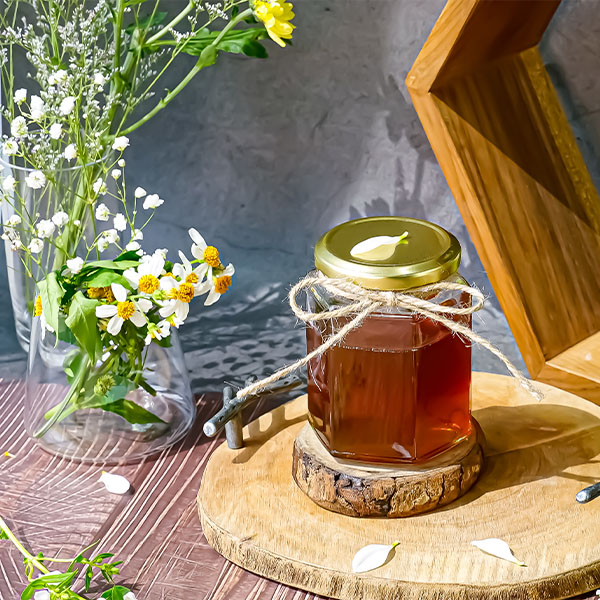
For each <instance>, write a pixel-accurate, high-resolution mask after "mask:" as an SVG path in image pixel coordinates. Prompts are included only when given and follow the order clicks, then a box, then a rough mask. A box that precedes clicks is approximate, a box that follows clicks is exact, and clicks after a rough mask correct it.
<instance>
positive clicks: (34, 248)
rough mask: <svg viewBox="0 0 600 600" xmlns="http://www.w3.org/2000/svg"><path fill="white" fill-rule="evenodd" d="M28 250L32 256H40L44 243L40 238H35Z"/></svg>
mask: <svg viewBox="0 0 600 600" xmlns="http://www.w3.org/2000/svg"><path fill="white" fill-rule="evenodd" d="M28 248H29V250H30V251H31V252H32V254H39V253H40V252H41V251H42V250H43V249H44V242H43V241H42V240H40V239H38V238H33V239H32V240H31V242H30V243H29V246H28Z"/></svg>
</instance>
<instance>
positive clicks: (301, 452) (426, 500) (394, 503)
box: [292, 423, 483, 518]
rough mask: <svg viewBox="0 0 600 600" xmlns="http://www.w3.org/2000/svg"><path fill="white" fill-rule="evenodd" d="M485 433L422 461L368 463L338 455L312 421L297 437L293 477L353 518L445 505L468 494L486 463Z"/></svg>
mask: <svg viewBox="0 0 600 600" xmlns="http://www.w3.org/2000/svg"><path fill="white" fill-rule="evenodd" d="M482 438H483V434H482V432H481V429H480V428H479V426H478V425H476V424H475V427H474V432H473V435H472V436H471V437H470V438H469V439H467V440H465V441H464V442H463V443H461V444H459V445H458V446H457V447H455V448H453V449H450V450H448V451H447V452H445V453H443V454H442V455H440V456H439V457H436V458H434V459H433V460H431V461H430V462H428V463H426V464H422V465H416V466H411V465H394V466H388V465H381V466H379V465H367V464H361V463H357V464H352V463H350V462H348V461H343V460H338V459H336V458H335V457H334V456H332V455H331V454H329V452H328V451H327V450H326V449H325V447H324V446H323V444H322V443H321V441H320V440H319V438H318V437H317V434H316V433H315V432H314V430H313V428H312V427H311V426H310V425H309V424H308V423H307V424H306V425H305V426H304V427H303V428H302V430H301V431H300V433H299V434H298V436H297V437H296V439H295V441H294V449H293V464H292V476H293V478H294V481H295V482H296V484H297V485H298V487H299V488H300V489H301V490H302V491H303V492H304V493H305V494H306V495H307V496H308V497H309V498H310V499H311V500H312V501H313V502H315V503H316V504H318V505H319V506H320V507H322V508H325V509H327V510H330V511H333V512H337V513H340V514H343V515H347V516H351V517H385V518H399V517H410V516H412V515H417V514H421V513H424V512H429V511H431V510H434V509H436V508H440V507H442V506H445V505H447V504H450V502H453V501H454V500H456V499H457V498H460V496H462V495H463V494H465V493H466V492H467V491H468V490H469V489H470V488H471V487H472V486H473V485H474V483H475V482H476V481H477V478H478V477H479V473H480V472H481V469H482V466H483V451H482Z"/></svg>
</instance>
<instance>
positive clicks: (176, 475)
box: [0, 380, 595, 600]
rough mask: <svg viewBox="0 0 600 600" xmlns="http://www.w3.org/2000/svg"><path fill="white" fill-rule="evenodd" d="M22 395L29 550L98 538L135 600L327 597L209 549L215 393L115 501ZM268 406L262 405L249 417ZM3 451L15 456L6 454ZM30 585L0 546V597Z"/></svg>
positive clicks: (7, 473)
mask: <svg viewBox="0 0 600 600" xmlns="http://www.w3.org/2000/svg"><path fill="white" fill-rule="evenodd" d="M23 392H24V386H23V382H19V381H6V380H0V515H2V516H3V517H4V518H5V519H6V520H7V522H8V523H9V525H10V526H11V527H12V528H13V531H14V532H15V533H16V534H17V535H18V537H20V539H21V540H22V541H23V542H24V543H25V544H26V546H28V547H29V549H30V550H34V551H35V552H43V553H44V554H45V555H46V556H63V557H65V556H66V557H70V556H73V555H75V554H76V553H77V551H78V550H79V549H81V548H83V547H85V546H87V545H88V544H90V543H92V542H94V541H96V540H99V541H100V543H99V544H98V549H99V551H106V552H109V551H110V552H114V553H115V554H116V555H117V557H118V558H119V559H121V560H124V561H125V564H124V565H123V566H122V567H123V568H122V571H121V576H120V579H119V582H121V583H122V582H126V584H127V585H129V586H130V587H132V589H134V590H135V593H136V596H137V598H138V600H158V599H168V600H221V599H222V600H258V599H265V600H267V599H269V600H313V599H317V598H320V597H319V596H315V595H314V594H310V593H307V592H303V591H299V590H295V589H292V588H288V587H286V586H284V585H280V584H278V583H275V582H272V581H269V580H267V579H263V578H261V577H258V576H256V575H254V574H252V573H248V572H246V571H244V570H243V569H241V568H239V567H237V566H235V565H233V564H231V563H229V562H227V561H226V560H225V559H224V558H222V557H221V556H220V555H219V554H217V553H216V552H215V551H214V550H213V549H212V548H211V547H210V546H208V544H207V543H206V540H205V539H204V536H203V534H202V529H201V527H200V522H199V520H198V514H197V510H196V503H195V501H196V493H197V491H198V487H199V485H200V479H201V477H202V473H203V471H204V467H205V465H206V462H207V460H208V458H209V457H210V454H211V452H212V451H213V450H214V449H215V448H216V446H217V445H218V444H220V443H221V442H222V439H221V438H218V439H212V440H211V439H207V438H206V437H205V436H204V435H203V434H202V424H203V423H204V421H205V420H206V419H207V418H209V417H210V416H211V415H212V414H214V413H215V412H216V411H217V407H218V405H219V401H220V396H219V395H218V394H205V395H203V396H201V397H200V398H199V399H198V416H197V419H196V426H195V427H194V429H193V430H192V431H191V432H190V434H189V435H188V436H187V437H186V438H185V439H184V440H182V441H181V442H180V443H179V444H177V445H176V446H175V447H174V448H172V449H171V450H168V451H165V452H164V453H162V454H161V455H159V456H156V457H154V458H150V459H146V460H144V461H143V462H141V463H139V464H135V465H123V466H120V467H115V468H112V469H109V470H110V471H112V472H116V473H119V474H121V475H124V476H125V477H127V478H128V479H129V481H130V482H131V483H132V486H133V494H131V495H127V496H116V495H112V494H109V493H108V492H107V491H106V490H105V488H104V486H103V485H102V484H101V483H99V481H98V478H99V476H100V472H101V470H102V468H101V467H97V466H93V467H90V466H85V465H81V464H76V463H72V462H69V461H65V460H62V459H59V458H56V457H53V456H51V455H49V454H47V453H46V452H44V451H43V450H41V449H39V448H37V447H36V446H35V444H34V443H33V442H32V441H31V440H29V439H28V438H27V435H26V434H25V431H24V428H23V411H22V398H23ZM267 408H268V407H267V406H266V403H263V402H262V401H261V402H259V403H257V405H256V406H255V407H254V409H253V411H252V412H253V415H250V416H256V415H258V414H259V412H262V411H264V410H266V409H267ZM6 451H8V452H10V453H12V454H13V455H14V458H6V457H4V456H2V455H3V453H4V452H6ZM232 502H235V495H234V494H233V495H232ZM24 585H25V578H24V575H23V573H22V560H21V556H20V554H19V553H18V551H17V550H16V549H15V548H14V547H12V545H11V544H10V542H8V541H2V542H0V600H12V599H13V598H18V597H19V596H20V592H21V591H22V589H23V587H24ZM90 597H92V598H93V597H94V595H93V594H91V595H90ZM594 597H595V596H594V595H593V594H589V595H587V596H581V597H580V598H594Z"/></svg>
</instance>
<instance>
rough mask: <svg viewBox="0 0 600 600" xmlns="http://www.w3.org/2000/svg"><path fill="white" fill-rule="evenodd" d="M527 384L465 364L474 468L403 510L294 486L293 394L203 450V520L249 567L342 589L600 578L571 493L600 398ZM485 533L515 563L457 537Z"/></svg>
mask: <svg viewBox="0 0 600 600" xmlns="http://www.w3.org/2000/svg"><path fill="white" fill-rule="evenodd" d="M538 385H540V387H541V388H542V389H543V391H544V392H545V399H544V400H543V401H542V402H540V403H538V402H536V401H535V400H533V399H532V398H531V397H529V396H528V394H527V393H526V392H525V391H524V390H522V389H521V388H519V387H518V386H517V384H516V382H515V381H513V380H512V379H511V378H509V377H504V376H501V375H490V374H486V373H474V377H473V414H474V416H475V418H476V419H477V420H478V421H479V423H480V425H481V427H482V429H483V431H484V433H485V436H486V441H485V447H484V452H485V456H486V461H485V465H484V469H483V472H482V474H481V476H480V478H479V480H478V482H477V483H476V484H475V486H474V487H473V488H472V489H471V490H470V491H469V492H468V493H467V494H466V495H464V496H463V497H462V498H460V499H459V500H457V501H456V502H454V503H452V504H450V505H448V506H446V507H444V508H442V509H439V510H436V511H434V512H431V513H427V514H424V515H419V516H414V517H409V518H405V519H374V518H373V519H357V518H354V517H349V516H345V515H341V514H336V513H332V512H330V511H327V510H324V509H322V508H320V507H319V506H317V505H316V504H315V503H314V502H312V501H311V500H310V499H309V498H308V497H307V496H306V495H305V494H303V493H302V492H301V491H300V490H299V489H298V487H297V486H296V484H295V483H294V481H293V479H292V475H291V470H292V446H293V443H294V439H295V437H296V435H297V434H298V432H299V431H300V429H302V427H303V426H304V423H305V420H306V397H305V396H303V397H301V398H298V399H297V400H295V401H293V402H291V403H289V404H286V405H284V406H282V407H280V408H278V409H275V410H274V411H272V412H270V413H267V414H266V415H264V416H262V417H260V418H259V419H257V420H256V421H253V422H252V423H250V424H249V425H248V426H247V427H246V430H245V433H244V437H245V438H246V439H248V442H247V444H246V447H245V448H242V449H241V450H230V449H229V448H227V446H226V444H223V445H222V446H220V447H219V448H218V449H217V450H216V451H215V452H214V454H213V455H212V457H211V459H210V460H209V463H208V465H207V467H206V471H205V473H204V476H203V479H202V485H201V487H200V492H199V494H198V507H199V512H200V518H201V520H202V526H203V529H204V534H205V536H206V538H207V540H208V541H209V543H210V544H211V545H212V546H213V547H214V548H215V549H216V550H217V551H218V552H220V553H221V554H222V555H223V556H225V557H226V558H228V559H229V560H231V561H232V562H234V563H236V564H238V565H240V566H242V567H244V568H245V569H248V570H249V571H253V572H255V573H258V574H260V575H262V576H264V577H268V578H270V579H274V580H276V581H280V582H282V583H285V584H288V585H292V586H295V587H299V588H302V589H305V590H309V591H312V592H315V593H318V594H322V595H324V596H332V597H334V598H340V599H343V600H358V599H363V600H367V599H368V600H379V599H381V600H392V599H394V600H406V599H410V600H417V599H418V600H429V599H431V600H434V599H435V600H442V599H443V600H453V599H457V600H458V599H460V600H470V599H486V600H509V599H510V600H518V599H521V598H532V599H533V598H536V599H537V598H545V599H552V598H566V597H568V596H573V595H576V594H579V593H583V592H586V591H589V590H592V589H595V588H597V587H600V500H596V501H592V502H591V503H589V504H585V505H581V504H578V503H577V502H575V494H576V493H577V492H578V491H579V490H580V489H581V488H583V487H585V486H587V485H589V484H590V483H592V482H595V481H596V480H598V479H600V407H598V406H596V405H593V404H591V403H589V402H587V401H585V400H583V399H581V398H579V397H577V396H574V395H571V394H569V393H567V392H564V391H562V390H558V389H555V388H552V387H550V386H547V385H543V384H538ZM489 537H498V538H502V539H504V540H505V541H507V542H508V543H509V545H510V546H511V548H512V549H513V551H514V553H515V555H516V556H517V557H518V558H519V559H520V560H522V561H524V562H525V563H526V564H527V567H519V566H517V565H514V564H512V563H509V562H506V561H502V560H499V559H497V558H495V557H492V556H488V555H486V554H484V553H482V552H481V551H479V550H478V549H477V548H475V547H473V546H472V545H471V541H473V540H481V539H484V538H489ZM395 541H399V542H400V544H399V545H398V547H397V548H396V550H395V555H394V557H393V558H392V560H390V561H389V562H388V563H387V564H385V565H384V566H383V567H381V568H379V569H377V570H375V571H371V572H369V573H364V574H361V575H356V574H353V573H352V571H351V562H352V557H353V556H354V554H355V553H356V551H357V550H358V549H359V548H361V547H362V546H365V545H367V544H372V543H381V544H391V543H393V542H395Z"/></svg>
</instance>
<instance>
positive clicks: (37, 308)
mask: <svg viewBox="0 0 600 600" xmlns="http://www.w3.org/2000/svg"><path fill="white" fill-rule="evenodd" d="M33 314H34V316H36V317H39V316H40V315H41V314H42V297H41V296H38V297H37V298H36V299H35V309H34V311H33Z"/></svg>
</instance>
